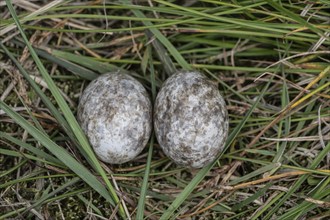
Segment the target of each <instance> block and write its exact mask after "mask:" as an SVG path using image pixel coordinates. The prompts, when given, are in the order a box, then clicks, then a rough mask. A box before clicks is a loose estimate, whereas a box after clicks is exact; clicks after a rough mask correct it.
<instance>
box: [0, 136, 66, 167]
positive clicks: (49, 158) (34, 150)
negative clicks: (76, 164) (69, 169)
mask: <svg viewBox="0 0 330 220" xmlns="http://www.w3.org/2000/svg"><path fill="white" fill-rule="evenodd" d="M0 138H5V139H7V140H8V141H10V142H12V143H14V144H16V145H17V146H20V147H23V148H24V149H26V150H28V151H31V152H32V153H34V154H35V155H37V156H38V157H39V158H44V159H45V160H47V161H49V162H52V163H54V164H58V165H59V166H63V163H62V162H61V161H60V160H58V159H57V158H55V157H53V156H52V155H50V154H48V153H46V152H44V151H43V150H40V149H38V148H36V147H33V146H31V145H30V144H28V143H25V142H23V141H21V140H18V139H17V138H14V137H12V136H10V135H8V134H6V133H4V132H2V131H0Z"/></svg>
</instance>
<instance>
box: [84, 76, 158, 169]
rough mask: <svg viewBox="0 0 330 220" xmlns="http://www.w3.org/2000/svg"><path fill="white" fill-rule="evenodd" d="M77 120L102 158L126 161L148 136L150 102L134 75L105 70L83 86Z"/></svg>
mask: <svg viewBox="0 0 330 220" xmlns="http://www.w3.org/2000/svg"><path fill="white" fill-rule="evenodd" d="M78 122H79V123H80V125H81V127H82V129H83V131H84V132H85V134H86V135H87V137H88V139H89V142H90V143H91V145H92V147H93V149H94V151H95V153H96V155H97V156H98V157H99V158H100V159H101V160H102V161H104V162H107V163H112V164H121V163H125V162H127V161H129V160H132V159H134V158H135V157H136V156H137V155H138V154H139V153H140V152H141V151H142V150H143V148H144V146H145V145H146V144H147V142H148V140H149V137H150V134H151V127H152V107H151V102H150V99H149V97H148V94H147V91H146V90H145V88H144V87H143V86H142V84H141V83H140V82H138V81H137V80H135V79H134V78H133V77H131V76H129V75H127V74H123V73H107V74H104V75H101V76H100V77H98V78H96V79H95V80H93V81H92V82H91V83H90V84H89V85H88V86H87V88H86V89H85V90H84V92H83V94H82V96H81V98H80V102H79V106H78Z"/></svg>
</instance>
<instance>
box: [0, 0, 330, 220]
mask: <svg viewBox="0 0 330 220" xmlns="http://www.w3.org/2000/svg"><path fill="white" fill-rule="evenodd" d="M0 4H2V5H1V6H4V7H1V9H0V11H1V18H0V19H1V20H0V41H1V44H0V162H1V163H0V195H1V196H0V219H8V218H18V219H19V218H21V219H32V218H40V219H47V218H50V217H53V218H56V219H82V218H89V219H138V220H140V219H301V218H305V219H327V218H329V216H330V213H329V211H328V209H329V207H330V195H329V192H330V188H329V185H330V184H329V181H330V177H329V176H330V169H329V167H330V142H329V140H330V129H329V122H330V101H329V100H330V95H329V94H330V67H329V66H330V65H329V60H330V50H329V45H330V41H329V31H330V26H329V17H330V13H329V8H330V2H329V1H326V0H322V1H317V2H309V3H306V2H303V1H296V2H292V1H271V0H269V1H268V0H267V1H250V0H247V1H213V0H201V1H181V2H179V1H162V0H155V1H144V2H142V1H141V2H140V3H139V5H134V4H132V3H131V1H129V0H120V1H116V3H107V4H105V3H103V1H90V2H83V1H81V2H80V1H75V2H67V1H53V2H50V3H49V4H48V5H39V4H41V3H40V2H38V1H36V2H32V3H31V4H30V5H26V4H23V1H15V3H14V4H13V3H12V1H10V0H6V4H4V2H3V3H0ZM177 69H198V70H199V71H201V72H203V73H205V74H206V75H207V76H208V77H209V78H210V79H211V80H212V81H214V82H215V83H218V85H219V90H220V91H221V93H222V94H223V96H224V98H225V100H226V103H227V107H228V111H229V116H230V135H229V137H228V140H227V143H226V147H225V150H224V151H223V152H222V153H221V155H219V156H218V158H217V160H215V161H214V162H213V163H212V164H210V165H208V166H206V167H204V168H202V169H199V170H191V169H186V168H182V167H179V166H176V165H175V164H173V163H172V162H171V161H170V160H169V159H167V158H166V157H165V156H164V154H163V153H162V151H161V149H160V147H159V146H158V143H157V140H156V139H155V138H154V136H153V137H152V138H151V139H150V142H149V144H148V145H147V146H146V148H145V150H144V151H143V153H142V154H141V155H139V156H138V157H137V158H136V159H135V160H133V161H131V162H129V163H125V164H122V165H110V164H104V163H102V162H101V161H99V160H98V159H97V157H96V156H95V154H94V153H93V151H92V148H91V147H90V145H89V143H88V141H87V139H86V137H85V135H84V134H83V132H82V131H81V128H80V126H79V125H78V123H77V122H76V119H75V113H76V106H77V104H78V101H79V96H80V94H81V91H82V90H83V89H84V88H85V87H86V85H87V84H88V82H89V81H90V80H92V79H94V78H96V77H97V76H98V75H100V74H103V73H106V72H109V71H117V70H120V71H127V72H129V73H130V74H132V75H133V76H134V77H135V78H136V79H138V80H139V81H140V82H141V83H142V84H143V85H144V86H145V87H146V89H147V90H148V92H149V93H150V97H151V99H152V100H154V99H155V97H156V95H157V91H158V90H159V88H160V86H161V84H162V82H163V81H164V80H166V78H167V77H168V76H169V75H171V74H173V72H175V71H176V70H177Z"/></svg>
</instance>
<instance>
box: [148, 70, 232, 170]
mask: <svg viewBox="0 0 330 220" xmlns="http://www.w3.org/2000/svg"><path fill="white" fill-rule="evenodd" d="M228 124H229V122H228V113H227V109H226V104H225V101H224V99H223V98H222V96H221V94H220V92H219V89H218V88H217V86H216V85H215V84H214V83H212V82H211V81H210V80H209V79H208V78H207V77H206V76H205V75H203V74H202V73H199V72H195V71H181V72H178V73H175V74H174V75H172V76H171V77H169V78H168V79H167V80H166V81H165V83H164V84H163V86H162V88H161V90H160V91H159V93H158V95H157V98H156V102H155V106H154V129H155V133H156V137H157V140H158V143H159V145H160V147H161V148H162V149H163V151H164V153H165V154H166V155H167V156H168V157H169V158H171V159H172V160H173V161H174V162H175V163H176V164H179V165H182V166H185V167H190V168H201V167H203V166H205V165H207V164H209V163H211V162H212V161H214V159H215V158H216V156H217V155H218V154H219V153H220V152H221V151H222V149H223V148H224V144H225V141H226V139H227V135H228V129H229V128H228V127H229V125H228Z"/></svg>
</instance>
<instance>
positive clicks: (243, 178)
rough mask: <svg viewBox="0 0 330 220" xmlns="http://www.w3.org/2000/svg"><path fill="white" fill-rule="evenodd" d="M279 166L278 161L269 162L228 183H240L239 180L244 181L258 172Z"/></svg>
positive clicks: (262, 172) (258, 173) (261, 172)
mask: <svg viewBox="0 0 330 220" xmlns="http://www.w3.org/2000/svg"><path fill="white" fill-rule="evenodd" d="M279 167H281V164H280V163H271V164H268V165H266V166H263V167H260V168H259V169H257V170H255V171H253V172H251V173H249V174H247V175H245V176H242V177H239V178H237V179H234V180H233V181H231V182H230V183H229V185H236V184H238V183H241V182H244V181H247V180H249V179H251V178H253V177H255V176H258V175H260V174H264V173H266V172H268V171H270V170H272V169H278V168H279Z"/></svg>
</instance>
